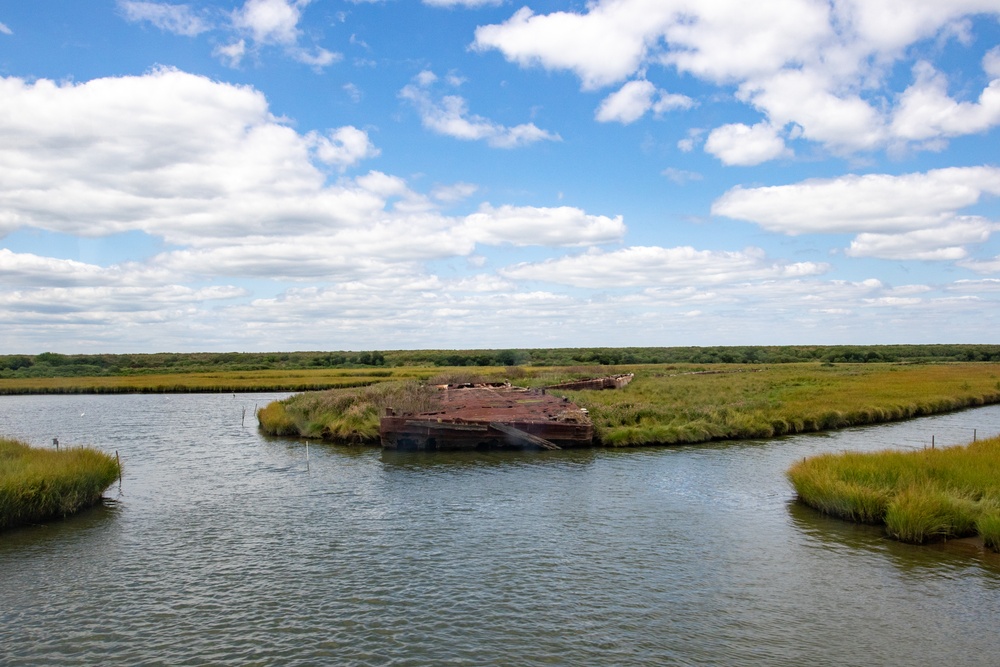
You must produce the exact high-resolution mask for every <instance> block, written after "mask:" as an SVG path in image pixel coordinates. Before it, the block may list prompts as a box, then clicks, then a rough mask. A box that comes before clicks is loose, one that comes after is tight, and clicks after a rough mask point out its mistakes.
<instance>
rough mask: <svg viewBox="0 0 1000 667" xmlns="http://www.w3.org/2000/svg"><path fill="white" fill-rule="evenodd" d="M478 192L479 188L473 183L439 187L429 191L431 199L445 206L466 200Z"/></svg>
mask: <svg viewBox="0 0 1000 667" xmlns="http://www.w3.org/2000/svg"><path fill="white" fill-rule="evenodd" d="M478 191H479V186H478V185H475V184H473V183H453V184H452V185H439V186H437V187H435V188H434V190H432V191H431V198H433V199H434V200H436V201H439V202H442V203H445V204H454V203H457V202H460V201H464V200H466V199H468V198H469V197H471V196H472V195H474V194H476V192H478Z"/></svg>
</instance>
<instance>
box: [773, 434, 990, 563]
mask: <svg viewBox="0 0 1000 667" xmlns="http://www.w3.org/2000/svg"><path fill="white" fill-rule="evenodd" d="M788 477H789V479H790V480H791V482H792V485H793V486H794V487H795V491H796V493H797V494H798V497H799V499H800V500H802V502H804V503H805V504H807V505H809V506H811V507H814V508H816V509H818V510H820V511H821V512H824V513H826V514H830V515H833V516H837V517H841V518H844V519H850V520H853V521H858V522H862V523H872V524H884V525H885V527H886V532H887V533H888V534H889V535H890V536H892V537H894V538H896V539H898V540H902V541H904V542H913V543H917V544H920V543H924V542H929V541H934V540H940V539H947V538H954V537H967V536H970V535H976V534H979V535H982V537H983V539H984V541H985V542H986V544H988V545H989V546H991V547H993V548H994V549H997V548H1000V437H998V438H991V439H989V440H982V441H980V442H975V443H972V444H970V445H966V446H961V447H947V448H943V449H923V450H917V451H907V452H902V451H884V452H873V453H854V452H847V453H843V454H824V455H821V456H816V457H813V458H809V459H804V460H803V461H801V462H799V463H796V464H795V465H793V466H792V467H791V468H790V469H789V470H788Z"/></svg>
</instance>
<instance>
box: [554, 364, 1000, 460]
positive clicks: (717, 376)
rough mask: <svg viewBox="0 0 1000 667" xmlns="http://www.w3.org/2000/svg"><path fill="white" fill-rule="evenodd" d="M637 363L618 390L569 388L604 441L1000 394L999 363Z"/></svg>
mask: <svg viewBox="0 0 1000 667" xmlns="http://www.w3.org/2000/svg"><path fill="white" fill-rule="evenodd" d="M711 368H713V369H714V370H718V371H730V372H720V373H714V374H686V373H684V371H685V370H686V369H685V368H684V367H677V368H676V369H675V370H672V371H670V370H664V369H663V368H662V367H655V366H646V367H638V368H636V369H635V373H636V377H635V380H633V382H632V383H631V384H630V385H628V386H627V387H625V388H624V389H622V390H619V391H604V392H586V391H578V392H567V393H566V395H567V396H569V397H570V399H571V400H573V401H575V402H576V403H578V404H579V405H581V406H582V407H585V408H587V409H588V410H589V412H590V416H591V418H592V419H593V420H594V426H595V429H596V431H597V435H598V438H599V439H600V440H601V442H602V443H603V444H605V445H611V446H623V445H647V444H670V443H692V442H704V441H708V440H718V439H754V438H770V437H774V436H780V435H787V434H792V433H804V432H811V431H822V430H830V429H836V428H843V427H846V426H856V425H861V424H874V423H881V422H888V421H896V420H900V419H908V418H910V417H917V416H921V415H929V414H936V413H940V412H946V411H949V410H957V409H960V408H966V407H971V406H976V405H984V404H987V403H996V402H998V401H1000V382H998V380H997V377H998V375H1000V365H997V364H974V363H972V364H940V365H891V364H864V365H861V364H844V365H836V366H823V365H820V364H784V365H776V366H767V367H753V366H735V365H734V366H726V365H719V366H714V367H711Z"/></svg>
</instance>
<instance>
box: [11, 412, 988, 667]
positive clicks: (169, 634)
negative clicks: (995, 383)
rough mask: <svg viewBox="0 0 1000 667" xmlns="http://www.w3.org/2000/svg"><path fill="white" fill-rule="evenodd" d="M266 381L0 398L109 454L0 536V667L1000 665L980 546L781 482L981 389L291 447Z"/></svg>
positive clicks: (972, 423)
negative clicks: (942, 541) (85, 493)
mask: <svg viewBox="0 0 1000 667" xmlns="http://www.w3.org/2000/svg"><path fill="white" fill-rule="evenodd" d="M281 396H284V394H240V395H217V394H215V395H176V394H175V395H166V396H164V395H129V396H23V397H0V433H2V434H4V435H8V436H15V437H18V438H21V439H24V440H27V441H28V442H30V443H32V444H35V445H39V446H51V442H52V438H53V437H58V438H59V439H60V442H61V443H62V444H63V445H64V446H65V445H73V444H91V445H94V446H97V447H98V448H101V449H103V450H105V451H109V452H112V453H113V452H114V451H116V450H117V451H118V453H119V454H120V456H121V459H122V463H123V466H124V469H125V473H124V478H123V480H122V483H121V490H120V491H119V489H118V485H117V483H116V484H115V485H114V486H113V487H112V488H110V489H109V490H108V492H107V494H106V495H108V496H109V497H110V500H108V501H107V502H105V504H104V505H103V506H101V507H97V508H95V509H93V510H90V511H87V512H84V513H83V514H81V515H79V516H76V517H72V518H70V519H67V520H63V521H57V522H54V523H50V524H47V525H44V526H31V527H26V528H22V529H18V530H14V531H8V532H4V533H0V664H2V665H4V666H20V665H46V666H48V665H108V664H113V665H130V666H136V665H442V664H451V665H719V664H726V665H802V664H810V665H890V664H900V665H903V664H905V665H934V666H935V667H939V666H940V665H941V664H955V665H963V666H967V665H990V666H994V665H996V664H997V660H998V657H997V656H998V655H1000V633H997V627H998V626H997V619H998V618H1000V557H998V556H997V555H995V554H993V553H991V552H984V551H983V550H982V549H981V548H980V547H978V546H976V545H975V544H972V543H968V542H965V541H958V542H952V543H949V544H948V545H943V546H931V547H914V546H909V545H904V544H900V543H897V542H893V541H891V540H887V539H885V538H884V537H883V536H882V533H881V530H879V529H876V528H871V527H863V526H854V525H851V524H847V523H844V522H840V521H837V520H832V519H827V518H823V517H821V516H818V515H817V514H816V513H815V512H813V511H812V510H809V509H807V508H804V507H801V506H799V505H797V504H796V503H795V502H794V496H793V492H792V489H791V487H790V485H789V483H788V482H787V481H786V479H785V477H784V471H785V470H786V469H787V468H788V466H789V465H790V464H791V463H792V462H793V461H795V460H796V459H800V458H802V457H804V456H810V455H813V454H817V453H821V452H829V451H841V450H872V449H881V448H885V447H890V446H893V447H913V448H918V447H924V446H928V445H930V443H931V439H932V437H933V438H934V439H935V443H936V445H937V446H943V445H946V444H954V443H960V442H967V441H969V440H971V439H972V437H973V429H976V430H977V435H978V437H985V436H988V435H995V434H997V433H1000V406H993V407H986V408H979V409H976V410H970V411H965V412H960V413H953V414H949V415H943V416H938V417H931V418H925V419H921V420H915V421H911V422H906V423H901V424H893V425H883V426H877V427H869V428H859V429H850V430H845V431H841V432H837V433H832V434H826V435H812V436H794V437H788V438H782V439H776V440H770V441H754V442H736V443H714V444H704V445H699V446H690V447H670V448H658V449H636V450H584V451H558V452H525V453H517V452H504V453H458V454H454V453H453V454H447V453H433V454H422V453H421V454H416V453H383V452H382V451H381V450H379V449H368V448H364V449H354V448H345V447H337V446H332V445H324V444H320V443H312V444H310V446H309V448H308V458H307V449H306V446H305V444H304V443H303V442H301V441H297V440H287V439H271V438H266V437H263V436H261V435H260V434H259V433H258V432H257V430H256V422H255V420H254V418H253V410H254V407H255V406H258V405H259V406H263V405H264V404H266V403H267V402H269V401H270V400H272V399H274V398H279V397H281ZM244 415H245V416H244Z"/></svg>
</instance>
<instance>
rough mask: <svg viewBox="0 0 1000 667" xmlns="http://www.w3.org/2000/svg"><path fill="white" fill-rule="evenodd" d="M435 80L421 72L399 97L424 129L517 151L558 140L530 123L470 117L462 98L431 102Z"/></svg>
mask: <svg viewBox="0 0 1000 667" xmlns="http://www.w3.org/2000/svg"><path fill="white" fill-rule="evenodd" d="M437 81H438V79H437V77H436V76H435V75H434V73H433V72H430V71H427V70H425V71H423V72H421V73H420V74H418V75H417V76H416V77H414V81H413V83H411V84H409V85H407V86H405V87H404V88H403V89H402V90H401V91H400V92H399V96H400V97H401V98H403V99H404V100H407V101H408V102H410V103H411V104H412V105H413V106H414V108H415V109H416V110H417V112H418V113H419V114H420V120H421V122H422V123H423V125H424V127H426V128H427V129H429V130H431V131H433V132H437V133H438V134H443V135H445V136H449V137H454V138H456V139H463V140H466V141H479V140H482V141H486V143H487V144H489V145H490V146H493V147H494V148H517V147H520V146H526V145H529V144H533V143H536V142H538V141H561V138H560V137H559V135H558V134H554V133H552V132H548V131H546V130H542V129H540V128H538V127H536V126H535V124H534V123H524V124H521V125H516V126H514V127H506V126H504V125H501V124H499V123H495V122H493V121H491V120H489V119H487V118H483V117H482V116H477V115H475V114H470V113H469V110H468V104H467V103H466V101H465V99H464V98H462V97H459V96H458V95H445V96H442V97H440V98H437V99H435V98H434V97H433V96H432V95H431V91H430V88H431V86H432V85H433V84H435V83H436V82H437Z"/></svg>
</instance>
